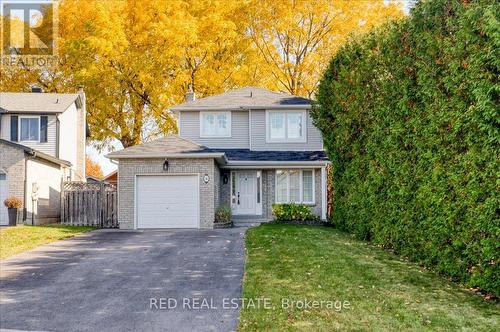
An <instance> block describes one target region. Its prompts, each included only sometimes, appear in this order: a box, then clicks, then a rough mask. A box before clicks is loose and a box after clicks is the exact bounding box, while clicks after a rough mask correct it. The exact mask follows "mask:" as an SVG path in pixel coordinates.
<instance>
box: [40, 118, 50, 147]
mask: <svg viewBox="0 0 500 332" xmlns="http://www.w3.org/2000/svg"><path fill="white" fill-rule="evenodd" d="M47 123H48V117H47V116H46V115H42V116H41V117H40V142H41V143H47Z"/></svg>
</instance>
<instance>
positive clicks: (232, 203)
mask: <svg viewBox="0 0 500 332" xmlns="http://www.w3.org/2000/svg"><path fill="white" fill-rule="evenodd" d="M220 176H221V180H220V190H219V193H220V197H219V205H227V206H229V207H231V211H232V215H233V217H232V220H233V223H234V224H235V226H253V225H258V224H261V223H265V222H269V221H271V220H273V213H272V205H273V204H274V203H276V202H280V203H287V202H294V203H298V204H306V205H308V206H310V207H311V211H312V212H313V213H314V214H316V215H317V216H319V217H321V219H323V220H324V219H326V169H325V167H317V166H316V167H312V166H311V167H307V166H304V167H301V168H297V167H296V168H290V167H288V168H286V167H279V168H264V167H262V168H259V169H257V168H256V169H235V168H231V169H229V168H228V169H224V168H223V169H221V170H220Z"/></svg>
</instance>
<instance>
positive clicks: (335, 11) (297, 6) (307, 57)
mask: <svg viewBox="0 0 500 332" xmlns="http://www.w3.org/2000/svg"><path fill="white" fill-rule="evenodd" d="M253 3H254V4H253V6H252V8H253V10H252V11H251V12H250V13H251V16H252V20H251V21H252V23H251V25H250V28H249V32H250V35H251V37H252V40H253V42H254V45H255V46H256V48H257V49H258V50H259V52H260V54H261V56H262V58H263V60H264V62H265V68H266V73H267V74H269V75H272V77H273V78H274V84H273V85H272V86H271V88H274V89H278V90H284V91H287V92H289V93H291V94H293V95H299V96H306V97H312V96H313V94H314V92H315V90H316V87H317V84H318V81H319V78H320V76H321V74H322V72H323V71H324V69H325V68H326V66H327V65H328V61H329V59H330V58H331V57H332V56H333V55H334V54H335V52H336V51H337V50H338V49H339V47H340V46H341V45H342V44H344V43H345V42H346V40H347V39H348V38H349V36H350V35H351V34H357V33H362V32H366V31H369V30H370V29H372V28H373V27H374V26H376V25H379V24H381V23H384V22H386V21H387V20H390V19H396V18H399V17H401V16H402V15H403V12H402V7H401V6H402V4H401V3H400V2H394V1H393V2H387V1H384V0H370V1H346V0H312V1H308V0H253Z"/></svg>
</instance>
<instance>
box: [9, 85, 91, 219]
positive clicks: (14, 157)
mask: <svg viewBox="0 0 500 332" xmlns="http://www.w3.org/2000/svg"><path fill="white" fill-rule="evenodd" d="M87 133H88V130H87V127H86V119H85V94H84V92H83V90H79V91H78V93H74V94H66V93H64V94H63V93H42V92H41V90H40V89H38V88H34V89H33V92H31V93H11V92H0V225H6V224H8V219H7V218H8V217H7V209H6V208H5V206H4V205H3V201H4V200H5V199H6V198H7V197H11V196H14V197H17V198H19V199H21V200H22V201H23V202H24V213H23V214H22V218H21V219H23V220H24V221H25V222H26V223H28V224H45V223H51V222H58V221H59V218H60V206H61V204H60V197H61V196H60V192H61V185H62V181H68V180H70V181H84V180H85V145H86V137H87Z"/></svg>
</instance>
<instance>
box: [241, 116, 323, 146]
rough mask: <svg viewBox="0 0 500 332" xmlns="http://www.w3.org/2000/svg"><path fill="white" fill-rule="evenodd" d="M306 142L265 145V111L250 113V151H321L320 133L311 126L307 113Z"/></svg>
mask: <svg viewBox="0 0 500 332" xmlns="http://www.w3.org/2000/svg"><path fill="white" fill-rule="evenodd" d="M307 115H308V116H307V140H306V142H304V143H266V111H265V110H253V111H251V113H250V117H251V119H250V121H251V124H252V130H251V131H252V137H251V144H250V146H251V149H252V150H274V151H280V150H285V151H286V150H290V151H321V150H323V140H322V138H321V133H320V131H319V130H318V129H317V128H316V127H315V126H314V125H313V123H312V119H311V117H310V116H309V111H307Z"/></svg>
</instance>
